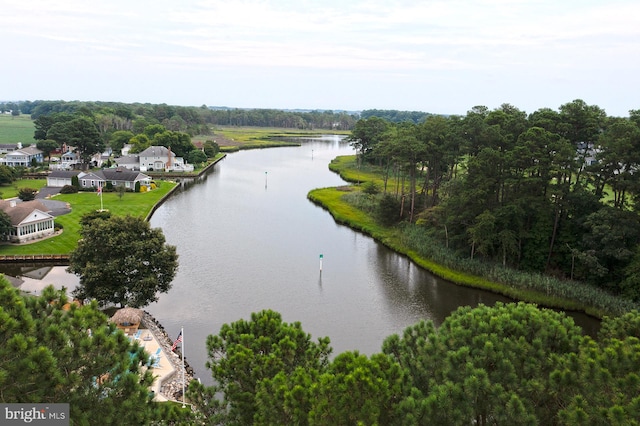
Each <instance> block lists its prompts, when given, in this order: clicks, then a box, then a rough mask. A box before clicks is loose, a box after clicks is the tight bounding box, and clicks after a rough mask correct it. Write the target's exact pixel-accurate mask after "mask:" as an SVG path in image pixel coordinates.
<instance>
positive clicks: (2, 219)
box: [0, 210, 13, 238]
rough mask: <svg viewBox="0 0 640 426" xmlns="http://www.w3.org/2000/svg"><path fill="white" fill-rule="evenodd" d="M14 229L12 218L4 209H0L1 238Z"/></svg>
mask: <svg viewBox="0 0 640 426" xmlns="http://www.w3.org/2000/svg"><path fill="white" fill-rule="evenodd" d="M12 229H13V226H12V225H11V218H10V217H9V215H8V214H7V213H6V212H5V211H4V210H0V238H2V237H4V236H6V235H7V234H8V233H9V232H10V231H11V230H12Z"/></svg>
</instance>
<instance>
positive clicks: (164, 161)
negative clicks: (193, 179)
mask: <svg viewBox="0 0 640 426" xmlns="http://www.w3.org/2000/svg"><path fill="white" fill-rule="evenodd" d="M138 162H139V164H140V166H139V169H140V170H141V171H143V172H146V171H149V172H152V171H156V172H192V171H193V166H192V165H191V164H186V163H185V161H184V159H183V158H182V157H176V155H175V154H174V153H173V152H171V148H167V147H164V146H150V147H149V148H147V149H145V150H144V151H142V152H141V153H139V154H138Z"/></svg>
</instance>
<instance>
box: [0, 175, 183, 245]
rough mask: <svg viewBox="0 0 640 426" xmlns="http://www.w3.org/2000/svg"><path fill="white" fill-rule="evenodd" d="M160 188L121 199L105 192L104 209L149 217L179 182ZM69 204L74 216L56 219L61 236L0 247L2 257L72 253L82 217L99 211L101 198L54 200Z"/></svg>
mask: <svg viewBox="0 0 640 426" xmlns="http://www.w3.org/2000/svg"><path fill="white" fill-rule="evenodd" d="M156 183H157V184H158V187H157V188H156V189H155V190H153V191H150V192H141V193H133V192H127V193H125V194H124V195H123V197H122V199H120V198H119V196H118V194H117V193H115V192H105V193H104V194H103V196H102V204H103V206H104V209H106V210H109V211H110V212H111V214H112V215H114V216H125V215H131V216H138V217H146V216H147V215H148V214H149V212H151V209H152V208H153V206H154V205H156V204H157V203H158V202H159V201H160V200H161V199H162V197H164V196H165V195H166V194H168V193H169V192H170V191H171V190H172V189H173V188H174V187H175V186H176V183H173V182H168V181H156ZM53 200H56V201H64V202H67V203H69V204H70V206H71V209H72V210H71V213H69V214H67V215H63V216H58V217H56V223H57V224H60V225H62V227H63V232H62V234H60V235H58V236H56V237H52V238H48V239H46V240H42V241H39V242H37V243H32V244H23V245H13V244H8V245H0V254H2V255H15V254H18V255H22V254H69V253H70V252H72V251H73V250H74V249H75V247H76V245H77V243H78V239H79V238H80V218H81V217H82V216H83V215H84V214H85V213H88V212H90V211H93V210H99V209H100V197H99V196H98V195H97V194H96V193H95V192H79V193H77V194H59V195H57V196H55V197H54V198H53Z"/></svg>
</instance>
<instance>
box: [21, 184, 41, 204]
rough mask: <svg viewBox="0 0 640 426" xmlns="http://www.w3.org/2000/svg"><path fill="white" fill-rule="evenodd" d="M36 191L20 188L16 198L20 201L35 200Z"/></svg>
mask: <svg viewBox="0 0 640 426" xmlns="http://www.w3.org/2000/svg"><path fill="white" fill-rule="evenodd" d="M37 193H38V190H37V189H34V188H26V187H25V188H20V190H19V191H18V198H20V199H21V200H22V201H31V200H35V199H36V194H37Z"/></svg>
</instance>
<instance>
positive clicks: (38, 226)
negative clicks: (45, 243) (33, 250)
mask: <svg viewBox="0 0 640 426" xmlns="http://www.w3.org/2000/svg"><path fill="white" fill-rule="evenodd" d="M0 210H2V211H4V212H5V213H6V214H7V215H8V216H9V219H10V220H11V226H12V229H11V231H10V232H9V233H8V234H5V235H3V236H2V238H3V239H5V240H9V241H12V242H18V243H22V242H25V241H30V240H36V239H39V238H43V237H46V236H49V235H52V234H53V233H54V232H55V225H54V219H53V216H52V215H51V214H49V211H48V209H47V207H45V205H44V204H42V203H41V202H40V201H38V200H33V201H23V202H18V201H17V200H0Z"/></svg>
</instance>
